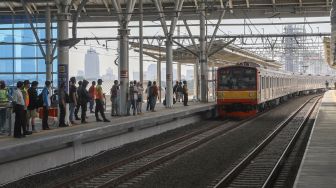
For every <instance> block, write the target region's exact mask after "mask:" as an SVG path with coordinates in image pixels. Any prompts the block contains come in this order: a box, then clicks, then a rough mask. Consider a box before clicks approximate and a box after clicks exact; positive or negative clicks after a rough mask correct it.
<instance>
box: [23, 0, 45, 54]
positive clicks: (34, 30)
mask: <svg viewBox="0 0 336 188" xmlns="http://www.w3.org/2000/svg"><path fill="white" fill-rule="evenodd" d="M21 3H22V6H23V9H24V11H25V14H26V17H27V19H28V22H29V25H30V28H31V30H32V31H33V33H34V36H35V39H36V42H37V44H38V47H39V48H40V51H41V53H42V55H43V57H44V58H45V57H46V54H45V52H44V49H43V47H42V44H41V41H40V38H39V36H38V34H37V32H36V29H35V27H34V24H33V21H32V19H31V15H30V14H29V11H28V8H27V6H26V5H27V4H26V2H25V0H21Z"/></svg>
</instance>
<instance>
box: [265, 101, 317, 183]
mask: <svg viewBox="0 0 336 188" xmlns="http://www.w3.org/2000/svg"><path fill="white" fill-rule="evenodd" d="M321 98H322V97H320V98H319V99H318V100H316V101H315V104H314V105H313V106H312V107H311V108H310V109H309V113H307V114H306V115H305V118H304V121H303V122H302V123H301V125H300V127H299V128H298V130H297V131H296V132H295V134H294V136H293V137H292V139H291V141H290V142H289V143H288V145H287V147H286V149H285V150H284V152H283V153H282V155H281V157H280V158H279V160H278V162H277V163H276V165H275V166H274V168H273V169H272V171H271V173H270V174H269V176H268V177H267V179H266V181H265V182H264V184H263V186H262V188H266V187H271V185H272V183H274V180H275V179H276V177H278V173H279V171H280V170H281V164H283V162H284V161H285V159H286V158H287V157H288V156H289V154H290V153H291V151H292V149H293V148H294V146H295V144H296V141H297V139H298V138H299V136H300V134H301V132H302V130H303V128H304V125H305V124H306V123H307V121H308V120H309V118H310V116H311V114H312V113H313V111H314V109H315V108H316V105H317V104H318V103H319V101H320V100H321Z"/></svg>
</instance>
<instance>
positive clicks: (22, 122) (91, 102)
mask: <svg viewBox="0 0 336 188" xmlns="http://www.w3.org/2000/svg"><path fill="white" fill-rule="evenodd" d="M76 82H77V81H76V78H75V77H71V78H70V81H69V92H68V91H67V90H66V88H65V83H61V84H60V86H59V90H58V91H57V90H55V92H54V94H53V95H51V94H52V88H51V84H52V83H51V82H50V81H46V82H45V84H44V87H43V89H42V92H41V93H40V94H38V91H37V88H38V85H39V83H38V82H37V81H33V82H31V83H30V81H29V80H25V81H23V82H22V81H18V82H17V84H16V89H15V91H14V92H13V94H12V95H10V94H9V90H8V88H6V84H5V82H4V81H0V106H4V104H8V103H9V101H12V106H13V112H14V113H15V123H14V137H15V138H23V137H25V136H26V135H30V134H32V133H35V132H36V128H35V118H37V115H38V109H39V108H42V111H41V112H42V129H43V130H49V129H50V127H49V125H48V116H49V109H50V108H51V106H52V103H53V102H55V101H56V100H57V103H58V107H59V112H60V114H59V121H58V122H59V127H67V126H70V125H76V124H79V123H78V122H76V120H80V122H81V123H82V124H85V123H88V122H87V115H86V112H87V107H88V106H89V110H90V113H94V114H95V118H96V121H97V122H110V120H109V119H108V118H106V116H105V113H104V111H105V110H106V109H105V108H106V98H105V93H104V92H103V88H102V83H103V80H102V79H98V80H97V82H96V81H92V83H91V85H90V87H89V88H88V85H89V82H88V81H87V80H81V81H78V82H77V84H78V85H76ZM144 93H145V94H146V96H147V107H146V110H147V111H152V112H155V105H156V102H157V99H159V86H158V85H157V83H156V81H153V82H151V81H149V82H148V85H147V88H146V90H144V88H143V85H142V83H140V82H138V81H136V80H134V81H130V83H129V86H128V91H127V115H131V114H132V115H138V114H139V115H141V114H143V112H142V103H143V100H144V98H143V97H144ZM173 93H174V103H175V102H176V101H178V102H180V101H182V102H183V104H184V106H188V87H187V82H186V81H184V82H183V85H182V82H179V81H176V84H175V85H174V87H173ZM56 96H57V97H56ZM110 100H111V104H112V105H111V106H112V107H111V116H119V115H120V114H119V104H120V85H119V82H118V80H115V81H114V84H113V86H112V88H111V89H110ZM67 104H69V108H67ZM163 104H164V105H165V100H164V101H163ZM104 105H105V107H104ZM67 110H68V113H69V123H66V121H65V116H66V112H67ZM79 112H81V113H80V117H79ZM99 114H100V116H101V117H100V116H99ZM5 122H6V108H2V109H0V125H2V126H0V127H4V124H5ZM30 127H31V129H30Z"/></svg>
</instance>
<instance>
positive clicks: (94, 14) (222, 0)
mask: <svg viewBox="0 0 336 188" xmlns="http://www.w3.org/2000/svg"><path fill="white" fill-rule="evenodd" d="M24 1H25V2H26V7H27V9H28V10H29V12H30V14H33V15H34V16H36V17H38V16H39V15H43V14H44V11H45V9H46V6H47V5H49V6H50V7H51V10H52V13H53V14H55V13H56V12H57V6H56V2H59V1H64V0H24ZM66 1H69V2H70V3H71V11H72V12H74V11H75V10H76V9H77V8H78V6H79V4H80V2H81V0H66ZM118 1H119V2H120V3H121V6H122V8H123V9H125V5H126V3H127V0H118ZM160 1H161V2H162V5H163V9H164V11H165V14H166V15H167V19H169V18H170V17H173V16H175V15H176V12H174V6H175V5H174V4H175V0H160ZM331 1H332V0H205V2H206V12H207V15H206V16H207V18H208V19H218V17H219V15H220V14H221V12H222V10H223V7H225V8H226V10H227V13H226V14H225V17H224V19H238V18H273V17H316V16H328V15H329V12H330V7H331ZM138 2H139V1H138V0H137V1H136V4H135V10H134V14H137V13H139V9H138V6H139V5H138ZM142 2H143V7H144V20H148V21H155V20H159V15H158V11H157V9H156V8H155V4H154V2H153V0H142ZM199 6H200V0H184V3H183V8H182V14H181V19H188V20H198V19H199V12H198V10H199ZM12 15H14V16H16V17H20V16H22V18H23V16H24V9H23V6H22V3H21V0H1V1H0V23H1V22H4V21H5V20H6V19H5V18H6V17H11V16H12ZM137 19H138V16H133V17H132V20H137ZM113 20H116V13H115V11H114V8H113V6H112V0H88V2H87V3H86V5H85V7H84V9H83V13H82V14H81V17H80V18H79V21H94V22H97V21H113Z"/></svg>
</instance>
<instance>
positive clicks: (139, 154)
mask: <svg viewBox="0 0 336 188" xmlns="http://www.w3.org/2000/svg"><path fill="white" fill-rule="evenodd" d="M228 122H229V121H228V120H225V121H224V122H223V124H226V123H228ZM223 124H221V125H223ZM221 125H215V126H210V127H206V128H204V129H201V130H196V131H194V132H192V133H189V134H187V135H184V136H181V137H179V138H177V139H174V140H171V141H168V142H166V143H163V144H161V145H159V146H155V147H153V148H150V149H147V150H145V151H142V152H140V153H137V154H134V155H132V156H130V157H127V158H125V159H122V160H120V161H117V162H115V163H113V164H109V165H106V166H104V167H102V168H99V169H97V170H94V172H88V173H85V174H83V175H80V176H78V177H75V178H73V179H71V180H69V181H66V182H63V183H61V184H58V185H56V186H54V187H66V186H67V185H69V184H72V183H75V182H77V181H79V180H82V179H87V178H90V177H92V176H93V175H98V174H101V173H104V172H106V171H108V170H110V169H113V168H117V167H119V166H122V165H124V164H127V163H129V162H130V161H134V160H137V159H139V158H142V157H143V156H145V155H149V154H151V153H154V152H156V151H159V150H161V149H164V148H167V147H169V146H172V145H174V144H176V143H179V142H181V141H183V140H186V139H188V138H191V137H193V136H195V135H198V134H200V133H202V132H205V131H208V130H211V129H213V128H216V127H218V126H221Z"/></svg>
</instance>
